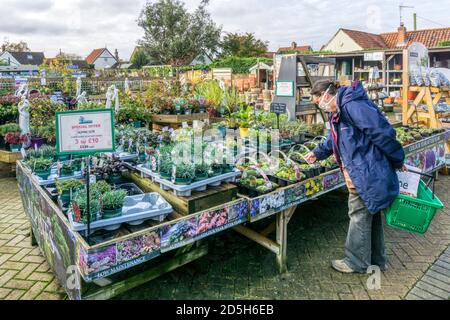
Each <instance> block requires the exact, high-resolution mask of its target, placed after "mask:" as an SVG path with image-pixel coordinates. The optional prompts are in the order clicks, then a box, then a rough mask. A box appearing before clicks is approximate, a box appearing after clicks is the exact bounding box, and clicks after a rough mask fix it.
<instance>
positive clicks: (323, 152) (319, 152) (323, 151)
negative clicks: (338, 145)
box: [313, 133, 333, 161]
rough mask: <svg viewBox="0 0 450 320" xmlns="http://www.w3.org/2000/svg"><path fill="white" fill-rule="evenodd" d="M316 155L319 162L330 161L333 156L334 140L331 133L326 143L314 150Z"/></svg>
mask: <svg viewBox="0 0 450 320" xmlns="http://www.w3.org/2000/svg"><path fill="white" fill-rule="evenodd" d="M313 153H314V155H315V156H316V158H317V160H319V161H320V160H325V159H328V158H329V157H330V156H331V155H332V154H333V138H332V137H331V133H330V134H328V137H327V140H326V141H325V142H324V143H321V144H319V145H318V146H317V147H316V148H315V149H314V150H313Z"/></svg>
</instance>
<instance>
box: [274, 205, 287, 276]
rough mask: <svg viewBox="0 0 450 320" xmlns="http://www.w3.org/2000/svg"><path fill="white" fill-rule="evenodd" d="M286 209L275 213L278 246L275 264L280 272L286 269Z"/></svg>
mask: <svg viewBox="0 0 450 320" xmlns="http://www.w3.org/2000/svg"><path fill="white" fill-rule="evenodd" d="M286 212H287V211H286V210H284V211H282V212H279V213H277V217H276V221H277V237H276V239H277V240H276V242H277V244H278V245H279V247H280V251H279V252H278V254H277V265H278V270H279V272H280V273H285V272H286V271H287V219H286Z"/></svg>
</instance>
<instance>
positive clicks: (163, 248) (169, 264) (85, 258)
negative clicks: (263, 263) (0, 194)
mask: <svg viewBox="0 0 450 320" xmlns="http://www.w3.org/2000/svg"><path fill="white" fill-rule="evenodd" d="M17 180H18V184H19V188H20V194H21V197H22V202H23V206H24V210H25V212H26V214H27V216H28V218H29V220H30V223H31V234H32V241H33V242H34V244H37V245H39V247H40V249H41V252H42V254H43V255H44V257H45V258H46V260H47V262H48V263H49V265H50V266H51V268H52V270H53V272H54V273H55V275H56V277H57V278H58V280H59V283H60V284H61V286H62V287H63V288H64V289H65V291H66V292H67V294H68V297H69V298H70V299H108V298H111V297H114V296H116V295H119V294H121V293H123V292H125V291H127V290H130V289H132V288H135V287H137V286H139V285H141V284H143V283H145V282H147V281H149V280H152V279H154V278H156V277H158V276H160V275H162V274H164V273H166V272H170V271H172V270H174V269H176V268H178V267H180V266H183V265H185V264H187V263H189V262H191V261H194V260H196V259H198V258H200V257H202V256H204V255H205V254H206V253H207V248H206V247H205V246H203V245H201V242H199V243H197V242H198V241H199V240H201V239H203V238H205V237H207V236H209V235H212V234H215V233H217V232H220V231H223V230H225V229H229V228H232V227H234V226H235V225H237V224H241V223H243V222H245V221H247V219H248V217H247V214H248V202H247V201H246V199H238V200H236V201H232V202H227V203H224V204H222V205H220V206H217V207H215V208H211V209H208V210H205V211H201V212H198V213H195V214H191V215H187V216H182V215H180V214H178V213H174V214H172V215H171V216H169V218H168V219H167V220H166V221H164V222H163V223H160V224H156V223H155V224H153V225H151V224H146V225H143V226H139V227H136V228H131V227H129V228H121V229H119V230H118V231H117V232H114V233H111V234H105V235H103V236H100V237H99V238H100V239H99V240H96V237H95V235H94V236H91V243H90V244H88V243H87V242H86V240H85V239H84V238H83V237H82V236H81V235H80V234H79V233H78V232H74V231H72V230H71V228H70V224H69V222H68V220H67V218H66V217H65V215H64V214H63V213H62V211H61V210H60V208H59V207H58V206H57V205H56V204H55V203H54V202H53V201H52V200H51V199H50V197H49V195H48V194H47V193H46V191H45V190H44V188H42V187H41V186H40V185H39V184H38V183H37V182H36V180H35V179H34V178H33V176H32V174H31V172H30V170H28V169H27V168H26V167H25V166H24V165H23V164H22V163H21V162H20V161H19V162H18V163H17ZM212 221H214V223H211V222H212ZM97 241H98V243H96V242H97Z"/></svg>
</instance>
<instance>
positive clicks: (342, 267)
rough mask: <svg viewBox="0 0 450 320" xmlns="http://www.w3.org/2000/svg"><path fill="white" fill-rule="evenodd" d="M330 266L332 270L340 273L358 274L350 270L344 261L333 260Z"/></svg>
mask: <svg viewBox="0 0 450 320" xmlns="http://www.w3.org/2000/svg"><path fill="white" fill-rule="evenodd" d="M331 266H332V267H333V269H334V270H336V271H339V272H341V273H358V272H357V271H355V270H353V269H352V268H350V267H349V266H348V264H347V263H346V262H345V260H333V261H331Z"/></svg>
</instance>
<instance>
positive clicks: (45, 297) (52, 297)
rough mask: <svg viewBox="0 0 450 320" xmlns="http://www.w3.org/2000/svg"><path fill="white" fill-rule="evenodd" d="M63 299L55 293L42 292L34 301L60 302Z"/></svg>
mask: <svg viewBox="0 0 450 320" xmlns="http://www.w3.org/2000/svg"><path fill="white" fill-rule="evenodd" d="M62 298H63V297H62V295H60V294H57V293H50V292H42V293H41V294H40V295H38V296H37V297H36V300H61V299H62Z"/></svg>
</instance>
